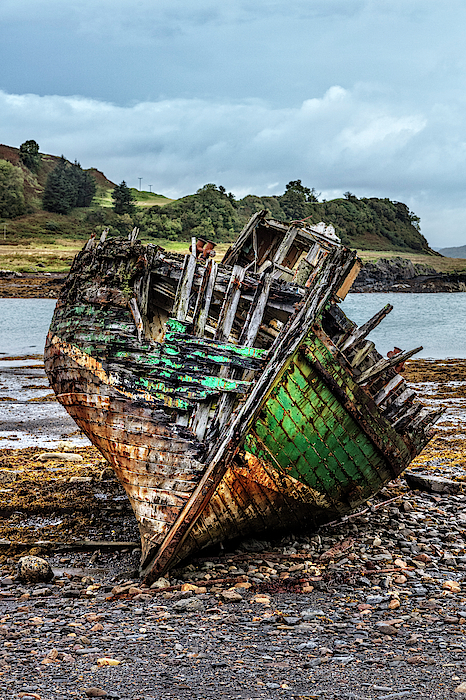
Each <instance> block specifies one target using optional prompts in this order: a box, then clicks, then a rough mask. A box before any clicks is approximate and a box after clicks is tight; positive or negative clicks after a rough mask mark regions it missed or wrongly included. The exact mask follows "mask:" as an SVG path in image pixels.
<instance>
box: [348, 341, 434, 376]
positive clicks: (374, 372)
mask: <svg viewBox="0 0 466 700" xmlns="http://www.w3.org/2000/svg"><path fill="white" fill-rule="evenodd" d="M421 350H423V346H422V345H420V346H419V347H418V348H414V350H406V352H400V353H398V355H395V356H394V357H391V358H390V359H387V358H385V357H383V358H382V359H381V360H379V361H378V362H376V363H375V364H374V365H372V367H369V369H367V370H366V371H365V372H363V373H362V374H361V376H360V377H358V378H357V379H356V381H357V383H358V384H364V383H365V382H367V381H368V380H369V379H371V380H373V379H375V377H378V376H379V375H380V374H382V373H383V372H385V371H386V370H387V369H389V368H390V367H395V366H396V365H399V364H401V363H402V362H405V360H408V359H409V358H410V357H412V356H413V355H415V354H416V353H418V352H420V351H421Z"/></svg>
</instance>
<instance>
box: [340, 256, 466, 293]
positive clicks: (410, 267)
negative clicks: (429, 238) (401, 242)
mask: <svg viewBox="0 0 466 700" xmlns="http://www.w3.org/2000/svg"><path fill="white" fill-rule="evenodd" d="M351 291H352V292H424V293H426V292H428V293H430V292H466V274H465V273H443V272H437V270H435V268H434V267H432V266H430V265H426V264H425V263H413V262H411V260H407V259H406V258H392V259H387V258H380V260H377V262H368V263H366V264H365V265H364V267H363V268H362V270H361V272H360V273H359V275H358V276H357V278H356V280H355V282H354V284H353V286H352V288H351Z"/></svg>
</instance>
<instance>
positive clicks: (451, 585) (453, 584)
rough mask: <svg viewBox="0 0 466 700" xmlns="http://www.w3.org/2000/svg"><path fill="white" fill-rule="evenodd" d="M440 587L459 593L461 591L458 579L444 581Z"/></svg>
mask: <svg viewBox="0 0 466 700" xmlns="http://www.w3.org/2000/svg"><path fill="white" fill-rule="evenodd" d="M442 588H443V589H444V590H446V591H451V592H452V593H459V592H460V591H461V586H460V584H459V583H458V581H444V582H443V586H442Z"/></svg>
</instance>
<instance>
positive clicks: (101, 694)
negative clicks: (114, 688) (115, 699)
mask: <svg viewBox="0 0 466 700" xmlns="http://www.w3.org/2000/svg"><path fill="white" fill-rule="evenodd" d="M84 693H85V694H86V695H87V697H88V698H106V697H107V692H106V691H105V690H103V689H102V688H95V687H93V688H84Z"/></svg>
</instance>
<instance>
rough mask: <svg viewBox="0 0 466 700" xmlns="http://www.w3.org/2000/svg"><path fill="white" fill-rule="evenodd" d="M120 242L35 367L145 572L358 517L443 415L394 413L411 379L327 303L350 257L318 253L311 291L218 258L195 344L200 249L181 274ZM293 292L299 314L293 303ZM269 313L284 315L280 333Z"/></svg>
mask: <svg viewBox="0 0 466 700" xmlns="http://www.w3.org/2000/svg"><path fill="white" fill-rule="evenodd" d="M267 235H268V236H269V238H270V234H269V233H267ZM301 235H302V238H303V240H305V236H306V234H305V233H302V234H301ZM243 238H244V237H243ZM291 238H292V236H291V235H290V232H289V231H288V232H286V231H285V238H284V240H285V241H287V240H289V239H291ZM267 241H269V239H267ZM281 246H282V248H283V243H282V244H281ZM121 248H122V249H120V248H118V247H117V246H115V245H114V244H112V245H101V246H100V247H98V248H97V250H94V249H91V250H84V251H83V252H82V253H81V254H80V256H78V258H77V262H76V263H75V265H74V268H73V269H72V271H71V275H70V278H69V281H68V283H67V285H66V286H65V289H64V292H63V294H62V296H61V298H60V300H59V302H58V304H57V308H56V311H55V315H54V318H53V320H52V324H51V328H50V331H49V334H48V337H47V344H46V348H45V368H46V372H47V374H48V377H49V379H50V382H51V385H52V387H53V389H54V391H55V392H56V395H57V398H58V400H59V401H60V402H61V403H62V404H63V405H64V406H65V408H66V410H67V411H68V412H69V414H70V415H71V416H72V417H73V418H74V420H75V421H76V423H77V425H78V426H79V427H80V428H81V429H82V430H83V432H84V433H85V434H86V435H87V436H88V437H89V439H90V440H91V441H92V442H93V444H94V445H95V446H96V447H97V448H98V449H99V450H100V452H101V453H102V454H103V456H104V457H105V458H106V460H107V461H108V462H109V464H110V465H111V466H112V467H113V469H114V470H115V473H116V475H117V476H118V478H119V480H120V482H121V483H122V485H123V487H124V489H125V491H126V493H127V495H128V498H129V500H130V502H131V506H132V508H133V510H134V513H135V515H136V518H137V521H138V524H139V529H140V533H141V545H142V558H141V573H142V575H144V576H145V577H146V580H147V581H148V582H150V581H152V580H154V579H155V578H156V577H157V576H159V575H161V574H163V572H164V571H166V570H167V569H168V568H172V567H173V566H175V565H177V564H178V563H179V562H180V561H182V560H183V559H184V558H185V557H186V556H188V555H189V554H192V553H193V552H195V551H198V550H199V549H201V548H203V547H205V546H207V545H210V544H214V543H217V542H220V541H223V540H226V539H231V538H234V537H239V536H248V535H251V534H257V533H261V532H269V531H271V530H292V529H295V530H296V529H301V530H302V529H303V528H310V527H315V526H316V525H318V524H320V523H322V522H324V521H326V520H327V521H328V520H332V519H334V518H336V517H338V516H339V515H343V514H346V513H348V512H350V511H351V510H353V509H354V508H356V507H357V506H358V505H360V504H361V503H363V502H364V501H366V500H367V498H369V497H370V496H371V495H373V494H374V493H376V492H377V491H378V490H379V489H380V488H382V486H383V485H384V484H386V483H387V482H388V481H389V480H390V479H392V478H394V477H396V476H397V475H398V474H399V473H400V472H401V471H402V470H403V469H404V468H405V467H406V466H407V465H408V464H409V462H410V460H411V459H412V458H413V456H414V455H415V454H417V453H418V452H419V451H420V450H421V449H422V447H423V446H424V444H425V443H426V442H427V440H428V439H429V435H430V433H429V429H428V428H429V425H430V424H431V423H432V422H433V420H434V418H435V417H432V416H430V417H428V416H424V415H423V414H422V421H421V422H420V420H421V418H420V417H419V411H420V410H421V408H420V407H415V408H414V409H413V407H412V406H411V404H409V405H408V406H407V407H406V406H405V405H404V403H403V401H405V398H403V397H405V395H406V392H407V389H406V388H405V386H404V384H403V382H402V378H401V377H399V375H397V374H396V372H395V370H394V369H393V361H391V364H390V363H388V364H384V362H385V363H387V362H388V361H385V360H383V359H380V356H379V355H378V354H377V353H376V354H375V355H374V354H373V353H372V356H371V357H372V359H371V360H370V361H369V360H368V359H367V357H368V356H369V355H370V353H369V350H370V351H371V352H372V349H371V348H369V350H367V349H366V350H365V349H364V347H365V346H364V347H363V348H362V349H361V347H360V339H359V335H358V333H359V334H361V332H362V331H361V332H360V330H359V329H356V327H355V326H354V324H352V323H351V322H350V321H348V319H346V317H344V315H343V314H341V312H340V316H338V314H337V313H336V312H335V311H333V312H332V313H333V316H332V315H330V316H328V314H329V313H330V312H331V310H332V307H331V304H330V302H331V300H332V299H333V295H335V293H336V291H337V290H341V289H342V288H344V287H345V285H346V288H349V286H350V284H349V282H348V276H349V275H350V273H351V270H352V269H353V268H352V265H353V263H352V260H353V259H354V255H353V254H350V252H349V251H346V252H345V251H344V249H338V248H337V247H336V246H335V248H332V246H331V245H330V246H328V248H329V250H330V253H329V254H328V253H327V252H326V253H325V255H328V260H325V255H324V256H323V258H321V259H323V260H324V262H323V263H322V267H321V268H316V271H315V272H313V273H312V274H311V277H310V278H309V280H310V282H309V289H307V290H306V288H299V289H298V288H296V287H294V286H292V285H291V286H290V285H288V286H287V284H285V285H282V286H280V285H278V286H277V285H275V287H273V285H272V282H271V280H269V281H268V282H265V281H264V276H263V275H262V276H260V275H256V276H252V277H251V278H250V279H249V278H246V277H245V273H244V268H238V267H236V268H235V267H233V272H231V271H229V270H231V268H228V269H227V270H226V273H225V274H226V275H227V276H226V278H225V279H226V280H227V282H226V283H224V282H222V279H220V281H218V280H219V278H218V277H217V278H216V280H217V281H216V282H215V280H214V283H215V284H216V285H217V287H215V284H214V283H212V285H211V298H210V300H209V302H208V304H210V307H209V309H208V313H209V314H210V316H208V315H207V311H206V314H205V318H204V321H203V322H202V323H204V325H205V324H206V323H208V324H209V323H210V325H211V326H212V325H213V326H215V325H217V331H215V328H214V331H209V333H210V335H209V336H206V335H205V333H204V331H202V332H203V333H204V335H202V336H201V335H199V334H198V335H196V333H195V332H194V333H193V331H192V330H191V328H192V326H190V325H189V323H192V324H193V327H194V329H195V328H196V324H197V323H199V324H201V321H199V318H201V317H202V313H201V312H202V310H201V311H199V304H198V303H196V307H195V308H194V307H190V304H192V303H193V302H192V298H193V294H192V291H191V290H192V289H194V286H195V285H196V284H197V289H198V290H199V291H198V297H199V298H201V297H202V295H204V296H206V297H207V296H208V294H209V284H210V281H209V280H212V268H211V266H210V264H209V265H208V266H205V268H202V269H200V268H199V264H198V262H196V261H195V260H194V261H193V258H194V255H192V256H188V258H187V259H186V260H185V261H184V267H183V261H179V262H177V261H176V260H175V261H173V260H168V261H167V259H165V258H163V256H161V257H160V256H159V258H157V256H154V255H152V258H151V262H150V264H149V263H148V262H147V251H146V249H144V247H142V246H136V245H134V242H130V244H125V245H124V246H123V245H122V246H121ZM282 248H279V249H278V250H279V252H280V250H281V249H282ZM195 249H196V246H195V245H193V250H195ZM240 252H241V251H240ZM157 255H158V254H157ZM276 255H278V253H277V254H276ZM313 255H315V251H314V253H313ZM143 258H144V260H145V262H144V263H143V264H142V263H141V259H143ZM295 258H296V256H295ZM154 261H155V262H154ZM201 267H202V266H201ZM303 268H304V269H305V271H306V274H307V275H308V274H309V270H308V268H306V267H305V266H303V265H301V268H300V269H301V270H302V269H303ZM242 270H243V271H242ZM199 271H200V275H201V276H200V278H199V280H198V281H197V282H196V279H197V278H196V275H198V274H199ZM311 272H312V271H311ZM209 275H210V276H209ZM230 275H231V278H230V282H229V283H228V278H229V277H230ZM319 275H320V276H319ZM170 276H171V277H170ZM353 277H354V274H353ZM154 278H155V279H156V282H155V283H154V281H153V280H154ZM172 278H174V281H173V279H172ZM122 280H123V281H122ZM245 280H246V281H245ZM169 283H170V284H171V287H170V286H169ZM151 285H153V289H155V291H153V292H152V294H153V298H154V299H155V300H156V303H152V306H151V302H150V300H149V299H148V295H147V294H146V297H145V300H144V296H142V298H140V301H139V304H141V305H143V304H145V307H146V311H145V315H144V318H143V317H142V316H141V314H140V312H139V308H138V304H137V301H136V297H132V293H133V292H132V290H133V289H135V290H141V289H142V290H144V289H146V290H147V289H150V288H151ZM193 285H194V286H193ZM248 285H249V286H248ZM126 288H127V289H126ZM175 288H177V291H176V295H175ZM250 288H252V292H250V291H248V290H249V289H250ZM125 289H126V292H125ZM215 289H219V290H220V291H219V292H218V294H220V297H219V298H220V302H221V303H220V306H219V308H218V309H217V310H215V295H214V291H215ZM128 290H129V291H128ZM180 290H181V291H180ZM183 290H184V291H183ZM186 290H187V291H186ZM212 290H213V291H212ZM238 290H239V291H238ZM245 290H246V291H245ZM299 290H301V291H299ZM340 293H341V292H340ZM296 294H298V295H301V296H298V299H299V298H301V299H302V301H301V302H300V303H299V304H298V306H297V307H296V305H294V302H293V303H290V301H288V300H289V299H292V298H293V295H296ZM164 295H165V296H164ZM183 295H184V296H183ZM242 295H244V296H243V297H242ZM242 298H245V299H246V300H247V301H246V302H245V307H244V308H243V310H242V307H241V303H243V302H242V301H241V299H242ZM183 299H184V301H183ZM222 299H223V301H222ZM251 300H252V301H251ZM332 303H333V302H332ZM183 304H184V310H183ZM329 304H330V305H329ZM189 308H194V310H193V311H191V312H190V311H189ZM173 309H178V312H177V314H178V315H177V316H175V318H174V317H173V315H174V311H173ZM180 309H182V311H180ZM257 309H260V314H259V315H258V311H257ZM284 309H285V310H286V311H283V310H284ZM170 314H171V319H170ZM189 314H191V315H190V316H189ZM212 314H214V315H213V316H212ZM325 314H327V316H328V318H327V319H326V316H325ZM229 316H230V321H231V323H230V325H229V326H228V317H229ZM186 317H188V321H186V320H185V319H186ZM274 317H276V318H281V319H282V321H281V322H280V323H281V326H282V330H281V331H279V332H278V333H277V332H276V331H274V330H273V327H274V323H275V321H274ZM150 318H152V328H151V333H152V336H151V338H149V340H147V325H148V323H149V321H150ZM180 318H181V320H180ZM189 318H192V321H191V322H190V321H189ZM287 318H288V321H287V322H286V319H287ZM148 319H149V320H148ZM154 319H158V320H157V322H155V321H154ZM196 319H198V321H196ZM238 319H239V321H240V324H239V330H237V331H235V325H234V324H235V323H237V322H238ZM254 319H256V320H254ZM325 319H326V320H325ZM144 324H146V326H144ZM241 324H243V328H242V329H241ZM248 324H249V326H248ZM254 324H255V327H256V330H255V331H254V333H255V335H254V333H253V331H248V328H249V327H251V325H254ZM145 327H146V331H145V330H144V328H145ZM206 327H207V328H208V326H206ZM154 328H155V330H154ZM225 329H227V330H225ZM335 329H336V330H337V333H336V334H335ZM212 333H214V335H213V336H212ZM222 333H223V335H222ZM235 333H236V336H235ZM248 333H249V335H248ZM258 333H259V335H257V334H258ZM273 333H275V336H277V337H276V339H275V341H273ZM332 333H333V336H332ZM261 334H262V335H261ZM271 334H272V341H270V340H267V338H268V337H270V336H271ZM256 336H257V337H258V340H257V341H256V340H254V338H255V337H256ZM235 337H236V340H234V338H235ZM238 337H239V339H240V342H238V340H237V339H238ZM246 337H248V338H249V339H251V338H253V340H252V341H251V340H250V344H249V345H246V344H244V343H245V341H244V340H243V341H241V339H242V338H246ZM355 338H356V339H355ZM232 339H233V341H232ZM363 341H364V339H362V341H361V342H363ZM242 342H243V344H242ZM253 342H254V343H255V344H254V346H253V345H252V343H253ZM267 343H268V346H267ZM342 347H345V348H346V349H345V350H342V349H341V348H342ZM387 372H388V375H387ZM384 373H385V375H387V376H385V375H384ZM254 377H255V378H254ZM366 377H369V378H368V379H367V381H366ZM397 377H399V379H397ZM362 380H364V381H362ZM387 380H388V383H387ZM392 385H393V387H394V389H393V391H395V394H393V391H392V388H391V387H392ZM368 387H369V388H368ZM396 392H398V394H396ZM392 394H393V395H394V396H395V397H396V398H395V403H396V401H398V402H400V401H401V403H400V406H401V408H397V409H396V411H397V413H396V416H395V417H396V421H395V422H398V423H399V424H400V425H402V430H400V429H398V430H397V429H396V427H394V424H393V423H394V421H393V419H391V418H390V416H391V413H393V410H394V409H393V405H392V404H390V403H387V405H386V406H385V407H384V401H388V402H389V400H390V401H392V398H393V397H392V396H391V395H392ZM380 397H382V398H380ZM390 397H391V398H390ZM402 399H403V401H402ZM400 411H401V413H402V416H401V418H400V417H399V416H400V415H401V414H400ZM224 414H225V415H226V418H224V424H223V427H222V422H221V418H222V416H223V415H224ZM202 420H204V424H205V425H203V423H202ZM400 421H401V423H400ZM415 425H416V430H415V429H414V426H415ZM209 426H210V427H209ZM419 426H420V427H419ZM206 430H207V432H205V431H206ZM204 435H205V437H203V436H204Z"/></svg>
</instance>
